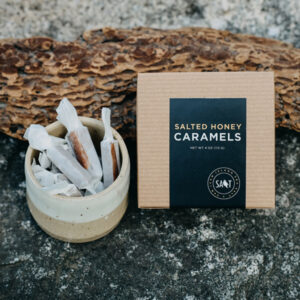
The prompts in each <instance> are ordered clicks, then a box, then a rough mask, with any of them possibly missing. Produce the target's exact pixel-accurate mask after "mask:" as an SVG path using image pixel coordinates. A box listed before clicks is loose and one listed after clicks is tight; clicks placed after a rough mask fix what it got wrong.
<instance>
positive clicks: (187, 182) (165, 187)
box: [137, 72, 275, 208]
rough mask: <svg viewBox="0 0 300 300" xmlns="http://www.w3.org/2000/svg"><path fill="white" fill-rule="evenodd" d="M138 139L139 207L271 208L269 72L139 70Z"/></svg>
mask: <svg viewBox="0 0 300 300" xmlns="http://www.w3.org/2000/svg"><path fill="white" fill-rule="evenodd" d="M137 143H138V205H139V207H140V208H170V207H243V208H273V207H274V206H275V124H274V75H273V73H272V72H226V73H222V72H216V73H196V72H195V73H145V74H139V75H138V91H137Z"/></svg>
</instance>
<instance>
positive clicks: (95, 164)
mask: <svg viewBox="0 0 300 300" xmlns="http://www.w3.org/2000/svg"><path fill="white" fill-rule="evenodd" d="M56 111H57V114H58V115H57V120H59V121H60V122H61V123H62V124H63V125H64V126H65V127H66V128H67V130H68V133H67V135H66V139H67V141H68V143H70V145H71V146H72V149H73V151H74V154H75V156H76V158H77V160H78V161H79V163H80V164H81V165H82V167H83V168H84V169H86V170H87V171H88V172H89V173H90V174H91V175H92V176H93V177H95V178H97V179H98V180H99V181H100V180H101V178H102V168H101V164H100V160H99V158H98V155H97V152H96V149H95V147H94V144H93V142H92V139H91V136H90V133H89V131H88V128H87V127H85V126H83V125H82V123H81V122H80V120H79V118H78V115H77V112H76V109H75V108H74V106H73V105H72V104H71V102H70V101H69V100H68V99H67V98H63V99H62V101H61V102H60V104H59V106H58V108H57V110H56Z"/></svg>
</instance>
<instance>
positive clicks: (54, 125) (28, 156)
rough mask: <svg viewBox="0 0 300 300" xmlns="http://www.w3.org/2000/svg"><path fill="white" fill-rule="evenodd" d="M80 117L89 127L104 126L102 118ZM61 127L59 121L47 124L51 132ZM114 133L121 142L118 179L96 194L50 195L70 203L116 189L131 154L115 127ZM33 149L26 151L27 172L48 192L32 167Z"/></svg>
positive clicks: (124, 173)
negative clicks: (79, 195) (75, 195)
mask: <svg viewBox="0 0 300 300" xmlns="http://www.w3.org/2000/svg"><path fill="white" fill-rule="evenodd" d="M79 119H80V120H81V121H82V123H83V125H84V126H87V127H89V125H90V124H91V123H94V124H96V123H98V125H99V126H101V127H104V126H103V122H102V120H97V119H94V118H89V117H79ZM59 127H64V126H63V125H62V124H61V123H60V122H59V121H55V122H54V123H51V124H49V125H48V126H46V130H47V131H48V132H51V131H53V130H55V129H56V128H59ZM112 133H113V136H114V138H115V139H117V141H118V143H119V148H120V152H121V156H122V164H121V169H120V173H119V175H118V177H117V178H116V180H115V181H114V182H113V183H112V184H111V185H110V186H108V187H107V188H105V189H104V190H103V191H101V192H100V193H97V194H94V195H89V196H82V197H71V196H63V195H51V194H50V193H48V195H49V197H53V198H56V199H60V200H61V201H68V202H70V203H72V202H77V201H87V200H94V199H95V198H101V196H104V195H106V194H107V193H110V192H111V191H113V190H114V189H115V187H117V185H118V184H119V183H120V182H121V180H123V178H124V177H125V176H126V170H127V168H128V167H129V154H128V150H127V147H126V145H125V142H124V140H123V138H122V137H121V135H120V134H119V133H118V132H117V131H116V130H115V129H113V128H112ZM33 151H35V150H34V149H33V148H32V147H30V146H28V148H27V151H26V156H25V172H26V171H27V174H28V175H29V178H30V180H31V181H32V182H33V184H34V186H35V188H36V189H39V190H40V192H42V193H47V192H46V191H44V190H43V189H42V186H41V185H40V184H39V182H38V181H37V179H36V177H35V176H34V174H33V171H32V167H31V157H32V154H33Z"/></svg>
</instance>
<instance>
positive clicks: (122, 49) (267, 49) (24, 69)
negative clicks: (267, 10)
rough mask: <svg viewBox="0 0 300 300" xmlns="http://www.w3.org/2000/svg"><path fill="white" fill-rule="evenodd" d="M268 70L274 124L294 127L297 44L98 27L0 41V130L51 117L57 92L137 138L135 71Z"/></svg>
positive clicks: (298, 91) (299, 77) (189, 31)
mask: <svg viewBox="0 0 300 300" xmlns="http://www.w3.org/2000/svg"><path fill="white" fill-rule="evenodd" d="M186 71H188V72H211V71H228V72H229V71H274V72H275V91H276V111H275V118H276V126H277V127H278V126H283V127H287V128H290V129H293V130H296V131H300V49H297V48H294V47H293V46H292V45H290V44H287V43H283V42H280V41H276V40H271V39H265V38H259V37H255V36H249V35H241V34H232V33H230V32H228V31H219V30H215V29H206V28H183V29H178V30H157V29H150V28H135V29H131V30H126V29H113V28H103V29H100V30H92V31H87V32H84V33H83V34H82V35H81V36H80V37H79V38H78V39H77V40H75V41H73V42H58V41H55V40H53V39H50V38H46V37H32V38H28V39H21V40H17V39H5V40H0V130H1V131H2V132H4V133H6V134H8V135H10V136H12V137H16V138H19V139H22V135H23V134H24V131H25V129H26V128H27V127H28V126H29V125H30V124H32V123H39V124H43V125H47V124H49V123H51V122H53V121H54V120H55V118H56V112H55V108H56V107H57V105H58V103H59V101H60V100H61V99H62V98H63V97H68V98H69V99H70V100H71V101H72V103H73V104H74V105H75V106H76V108H77V110H78V113H79V115H82V116H89V117H95V118H100V115H101V107H103V106H109V107H111V109H112V126H114V127H115V128H116V129H117V130H120V133H121V134H122V135H123V136H124V137H135V135H136V130H135V121H136V117H135V114H136V107H135V97H136V78H137V73H138V72H186Z"/></svg>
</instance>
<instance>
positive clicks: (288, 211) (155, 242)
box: [0, 129, 300, 299]
mask: <svg viewBox="0 0 300 300" xmlns="http://www.w3.org/2000/svg"><path fill="white" fill-rule="evenodd" d="M26 147H27V143H25V142H21V141H17V140H13V139H11V138H9V137H7V136H4V135H2V134H1V135H0V153H1V157H0V165H1V169H0V229H1V233H0V295H2V296H4V297H5V298H6V297H7V298H11V299H20V298H21V297H22V298H23V299H41V298H43V299H46V298H47V299H48V298H49V299H57V298H59V299H95V298H97V299H296V298H297V297H299V277H298V273H299V204H300V203H299V198H300V191H299V186H300V168H299V161H300V151H299V150H300V135H299V134H298V133H296V132H292V131H288V130H283V129H280V130H277V138H276V185H277V187H276V209H275V210H242V209H171V210H139V209H138V208H137V198H136V184H135V183H136V163H135V161H136V156H135V144H134V143H133V142H128V147H129V151H130V154H131V160H132V166H133V168H132V169H133V172H132V178H131V183H132V184H131V189H130V205H129V208H128V211H127V213H126V214H125V216H124V218H123V220H122V221H121V223H120V225H119V226H118V227H117V228H116V229H115V230H114V231H113V232H111V233H110V234H109V235H108V236H106V237H104V238H102V239H100V240H98V241H94V242H91V243H87V244H81V245H80V244H69V243H64V242H60V241H57V240H55V239H52V238H51V237H49V236H48V235H47V234H45V233H44V232H43V231H42V230H41V229H40V228H39V227H38V225H37V224H36V222H35V221H34V220H33V218H32V217H31V215H30V213H29V210H28V208H27V205H26V200H25V182H24V171H23V163H24V154H25V150H26ZM262 180H263V178H262ZM2 296H1V297H2ZM1 297H0V298H1Z"/></svg>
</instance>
